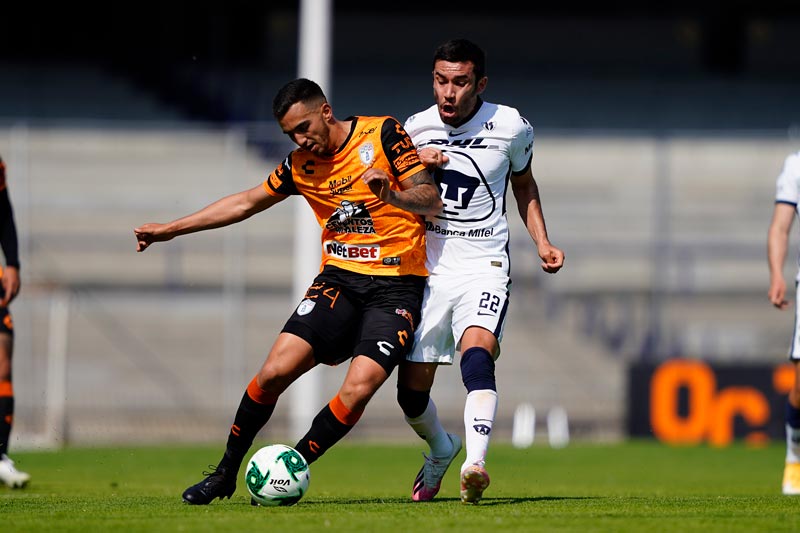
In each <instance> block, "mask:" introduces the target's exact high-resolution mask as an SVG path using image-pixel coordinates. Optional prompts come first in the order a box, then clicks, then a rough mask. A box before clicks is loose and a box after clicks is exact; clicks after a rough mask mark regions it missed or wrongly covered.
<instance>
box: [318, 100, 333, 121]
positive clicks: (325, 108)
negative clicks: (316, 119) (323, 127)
mask: <svg viewBox="0 0 800 533" xmlns="http://www.w3.org/2000/svg"><path fill="white" fill-rule="evenodd" d="M320 110H321V111H322V118H323V119H324V120H325V122H333V121H335V120H336V119H335V118H333V108H332V107H331V104H329V103H328V102H323V103H322V107H321V109H320Z"/></svg>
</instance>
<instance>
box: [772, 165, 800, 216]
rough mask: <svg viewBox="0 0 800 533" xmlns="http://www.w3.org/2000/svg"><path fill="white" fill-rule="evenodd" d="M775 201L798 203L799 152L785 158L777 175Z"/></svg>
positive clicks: (799, 179)
mask: <svg viewBox="0 0 800 533" xmlns="http://www.w3.org/2000/svg"><path fill="white" fill-rule="evenodd" d="M775 201H776V202H783V203H787V204H792V205H797V204H798V203H800V152H797V153H794V154H792V155H790V156H789V157H787V158H786V161H785V162H784V164H783V170H782V171H781V173H780V175H779V176H778V180H777V184H776V192H775Z"/></svg>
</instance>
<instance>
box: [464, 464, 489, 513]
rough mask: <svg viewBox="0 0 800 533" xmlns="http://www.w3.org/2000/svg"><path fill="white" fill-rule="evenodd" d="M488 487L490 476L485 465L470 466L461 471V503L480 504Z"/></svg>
mask: <svg viewBox="0 0 800 533" xmlns="http://www.w3.org/2000/svg"><path fill="white" fill-rule="evenodd" d="M488 486H489V474H488V473H487V472H486V469H485V468H484V467H483V465H482V464H479V463H475V464H472V465H469V466H468V467H466V468H465V469H464V470H462V471H461V502H462V503H478V502H479V501H480V499H481V497H482V496H483V491H484V490H486V487H488Z"/></svg>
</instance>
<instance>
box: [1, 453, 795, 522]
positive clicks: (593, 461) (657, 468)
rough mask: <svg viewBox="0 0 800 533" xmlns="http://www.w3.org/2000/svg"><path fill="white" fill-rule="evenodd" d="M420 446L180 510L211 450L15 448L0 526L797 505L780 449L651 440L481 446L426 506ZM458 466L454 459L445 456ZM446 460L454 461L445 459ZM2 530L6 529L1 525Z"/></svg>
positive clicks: (528, 517) (333, 464)
mask: <svg viewBox="0 0 800 533" xmlns="http://www.w3.org/2000/svg"><path fill="white" fill-rule="evenodd" d="M420 450H421V447H410V446H402V447H401V446H367V445H355V444H349V443H346V442H345V443H341V444H340V445H339V446H337V447H336V448H334V449H333V450H331V451H330V452H328V454H327V455H326V456H325V457H323V458H322V459H321V460H320V461H318V462H317V463H315V464H313V465H312V467H311V486H310V491H309V493H308V495H307V496H306V497H305V498H304V499H303V500H302V501H301V502H300V503H299V504H297V505H296V506H294V507H287V508H259V507H251V506H250V503H249V496H248V495H247V490H246V488H245V486H244V482H243V481H242V480H240V481H239V485H238V490H237V492H236V494H234V496H233V498H231V499H230V500H225V501H222V502H220V501H219V500H216V501H215V502H214V503H213V504H211V505H209V506H206V507H193V506H189V505H185V504H183V503H181V499H180V494H181V492H182V491H183V489H184V488H185V487H187V486H188V485H190V484H192V483H194V482H196V481H198V480H199V479H200V477H201V471H202V470H203V469H204V467H205V466H206V465H207V464H209V463H214V462H216V460H217V459H218V456H219V455H220V449H219V448H218V447H216V448H198V447H193V448H179V447H160V448H155V447H144V448H114V449H105V448H103V449H86V448H80V449H67V450H64V451H60V452H46V453H45V452H40V453H34V452H27V453H16V454H14V455H13V457H14V458H15V459H16V461H17V466H18V467H20V469H22V470H26V471H27V472H30V473H31V475H32V476H33V480H32V482H31V484H30V485H29V486H28V487H27V488H26V489H24V490H14V491H12V490H10V489H6V488H0V524H2V526H0V527H2V531H4V532H6V531H9V532H12V531H13V532H17V531H20V532H22V531H48V532H49V531H76V532H82V533H86V532H93V531H124V532H128V531H142V532H144V531H146V532H159V531H191V532H195V531H214V532H217V531H239V532H252V531H271V532H284V533H289V532H294V531H317V532H319V531H347V532H361V531H363V532H376V531H380V532H382V533H389V532H394V531H398V532H422V533H432V532H438V531H454V532H473V531H480V532H489V531H492V532H494V531H519V532H530V531H580V532H588V531H614V532H618V531H632V532H633V531H636V532H641V531H649V532H653V531H670V532H672V531H703V532H707V531H725V532H728V531H748V532H750V531H765V532H766V531H769V532H775V531H800V497H786V496H782V495H781V494H780V481H781V473H782V464H783V454H784V447H783V446H782V445H778V444H773V445H772V446H770V447H766V448H758V449H754V448H746V447H743V446H733V447H730V448H725V449H713V448H707V447H685V448H672V447H667V446H663V445H660V444H657V443H654V442H632V443H628V444H622V445H588V444H586V445H572V446H570V447H568V448H565V449H561V450H553V449H549V448H545V447H536V446H534V447H532V448H529V449H527V450H515V449H513V448H512V447H510V446H504V445H500V444H497V445H493V447H492V449H491V451H490V465H489V466H490V469H489V471H490V474H491V475H492V486H491V487H490V488H489V489H488V490H487V492H486V494H485V497H484V500H483V501H482V502H481V503H480V504H479V505H469V506H468V505H463V504H462V503H461V502H460V500H459V499H458V477H457V469H458V467H457V465H456V468H453V469H451V471H449V472H448V473H447V476H446V477H445V480H444V483H443V485H442V491H441V492H440V493H439V496H438V497H437V499H436V500H435V501H433V502H429V503H413V502H411V500H410V497H409V494H410V487H411V483H412V481H413V478H414V476H415V475H416V472H417V470H418V468H419V466H420V464H421V455H420ZM461 458H463V452H462V455H461V456H460V458H459V459H461ZM457 462H458V461H457ZM9 525H10V528H9Z"/></svg>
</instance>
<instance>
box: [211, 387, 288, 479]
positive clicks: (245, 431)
mask: <svg viewBox="0 0 800 533" xmlns="http://www.w3.org/2000/svg"><path fill="white" fill-rule="evenodd" d="M274 410H275V404H272V405H265V404H261V403H258V402H256V401H255V400H253V399H252V398H250V395H248V394H247V391H245V393H244V396H242V401H241V402H240V403H239V409H238V410H237V411H236V417H235V418H234V420H233V425H232V426H231V432H230V433H229V434H228V444H227V446H226V448H225V455H224V456H223V457H222V460H221V461H220V462H219V466H221V467H224V468H226V469H228V470H232V471H234V472H238V471H239V467H240V466H241V465H242V461H243V460H244V456H245V455H246V454H247V450H249V449H250V446H252V445H253V440H254V439H255V438H256V435H257V434H258V432H259V431H261V428H263V427H264V426H265V425H266V424H267V421H268V420H269V418H270V417H271V416H272V412H273V411H274Z"/></svg>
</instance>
